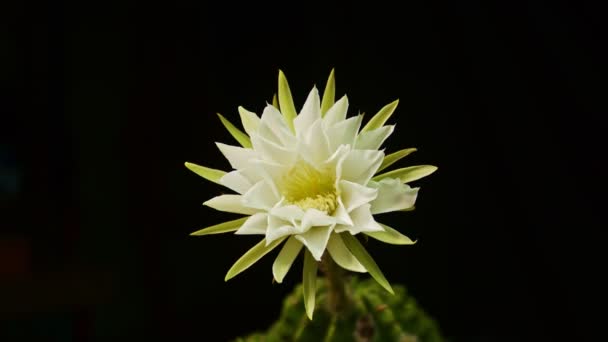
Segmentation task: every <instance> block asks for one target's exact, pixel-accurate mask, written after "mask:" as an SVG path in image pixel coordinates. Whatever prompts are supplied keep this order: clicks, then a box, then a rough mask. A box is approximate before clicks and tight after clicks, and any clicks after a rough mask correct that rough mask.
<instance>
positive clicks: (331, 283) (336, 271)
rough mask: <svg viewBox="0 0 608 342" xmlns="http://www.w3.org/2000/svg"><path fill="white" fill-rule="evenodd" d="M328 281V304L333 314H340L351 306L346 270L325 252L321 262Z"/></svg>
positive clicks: (321, 267)
mask: <svg viewBox="0 0 608 342" xmlns="http://www.w3.org/2000/svg"><path fill="white" fill-rule="evenodd" d="M319 264H320V265H319V266H320V267H319V268H320V269H321V271H322V272H323V274H324V275H325V279H326V283H327V306H328V310H329V312H331V313H332V315H338V314H340V313H341V312H343V311H344V310H346V309H347V308H348V307H349V306H350V301H351V300H350V298H349V293H348V289H347V288H346V287H347V282H346V280H347V279H346V278H347V275H346V272H345V270H344V269H343V268H341V267H340V266H338V264H336V262H335V261H334V260H333V259H332V258H331V257H330V256H329V255H328V253H325V254H324V255H323V257H322V258H321V262H320V263H319Z"/></svg>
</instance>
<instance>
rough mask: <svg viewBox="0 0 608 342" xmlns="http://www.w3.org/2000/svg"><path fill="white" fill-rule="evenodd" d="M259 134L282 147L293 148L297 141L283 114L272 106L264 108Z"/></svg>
mask: <svg viewBox="0 0 608 342" xmlns="http://www.w3.org/2000/svg"><path fill="white" fill-rule="evenodd" d="M258 134H259V135H261V136H263V137H264V138H266V139H267V140H270V141H272V142H274V143H277V144H279V145H281V146H288V147H289V146H293V145H295V141H296V139H295V136H294V135H293V133H292V132H291V130H290V129H289V127H287V124H286V123H285V118H284V117H283V115H281V112H279V111H278V110H277V109H276V108H274V107H273V106H271V105H268V106H266V108H264V112H263V113H262V119H261V121H260V126H259V128H258Z"/></svg>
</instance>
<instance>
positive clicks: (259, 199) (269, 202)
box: [243, 180, 280, 211]
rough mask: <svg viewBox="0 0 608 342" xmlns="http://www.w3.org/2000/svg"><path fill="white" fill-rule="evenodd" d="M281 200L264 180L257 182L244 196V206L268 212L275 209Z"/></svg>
mask: <svg viewBox="0 0 608 342" xmlns="http://www.w3.org/2000/svg"><path fill="white" fill-rule="evenodd" d="M279 200H280V198H278V197H277V196H276V195H275V193H274V191H272V188H271V186H270V185H269V184H268V182H266V181H264V180H262V181H259V182H257V183H256V184H255V185H254V186H253V187H251V189H249V191H247V193H245V194H244V195H243V204H244V205H246V206H248V207H251V208H256V209H261V210H266V211H268V210H270V209H271V208H272V207H274V206H275V205H276V204H277V203H278V202H279Z"/></svg>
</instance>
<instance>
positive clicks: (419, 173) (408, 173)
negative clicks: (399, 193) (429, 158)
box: [372, 165, 437, 183]
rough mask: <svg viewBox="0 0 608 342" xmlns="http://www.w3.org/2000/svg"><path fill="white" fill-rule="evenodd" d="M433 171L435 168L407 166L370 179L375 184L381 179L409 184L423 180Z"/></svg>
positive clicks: (431, 166)
mask: <svg viewBox="0 0 608 342" xmlns="http://www.w3.org/2000/svg"><path fill="white" fill-rule="evenodd" d="M435 171H437V166H433V165H415V166H409V167H404V168H401V169H397V170H393V171H389V172H386V173H383V174H381V175H377V176H375V177H374V178H372V180H374V181H376V182H377V181H379V180H381V179H383V178H396V179H399V180H401V182H403V183H409V182H413V181H415V180H418V179H420V178H424V177H426V176H428V175H430V174H431V173H433V172H435Z"/></svg>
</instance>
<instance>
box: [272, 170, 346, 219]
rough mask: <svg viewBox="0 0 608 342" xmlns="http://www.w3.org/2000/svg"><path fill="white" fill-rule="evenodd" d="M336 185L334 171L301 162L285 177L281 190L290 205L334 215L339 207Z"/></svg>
mask: <svg viewBox="0 0 608 342" xmlns="http://www.w3.org/2000/svg"><path fill="white" fill-rule="evenodd" d="M334 183H335V176H334V172H332V170H329V169H325V170H318V169H316V168H314V167H313V166H312V165H310V164H309V163H307V162H306V161H304V160H300V161H298V162H297V163H296V164H295V165H294V166H293V167H292V168H291V169H289V171H288V172H287V173H285V175H283V179H282V184H281V185H282V186H281V189H282V193H283V195H284V196H285V198H286V199H287V201H288V202H289V203H291V204H294V205H297V206H298V207H300V208H302V209H303V210H306V209H309V208H314V209H317V210H320V211H324V212H325V213H327V214H332V213H333V212H334V210H336V207H337V206H338V194H337V191H336V187H335V184H334Z"/></svg>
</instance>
